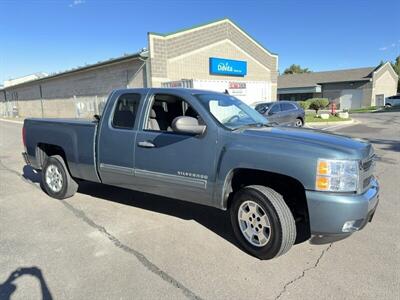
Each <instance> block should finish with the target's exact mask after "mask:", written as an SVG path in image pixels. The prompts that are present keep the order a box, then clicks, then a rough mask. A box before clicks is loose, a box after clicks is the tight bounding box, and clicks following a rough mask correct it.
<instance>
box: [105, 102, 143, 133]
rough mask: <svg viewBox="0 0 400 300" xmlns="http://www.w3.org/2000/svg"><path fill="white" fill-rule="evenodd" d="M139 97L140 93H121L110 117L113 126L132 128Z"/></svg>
mask: <svg viewBox="0 0 400 300" xmlns="http://www.w3.org/2000/svg"><path fill="white" fill-rule="evenodd" d="M140 98H141V95H140V94H123V95H121V96H120V97H119V98H118V100H117V104H116V105H115V109H114V115H113V119H112V126H113V127H114V128H118V129H133V127H134V126H135V120H136V115H137V111H138V107H139V103H140Z"/></svg>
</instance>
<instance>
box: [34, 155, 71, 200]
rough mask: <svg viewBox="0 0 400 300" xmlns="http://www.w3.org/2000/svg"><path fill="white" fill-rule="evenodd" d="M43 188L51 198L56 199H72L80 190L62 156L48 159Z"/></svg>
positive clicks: (43, 174)
mask: <svg viewBox="0 0 400 300" xmlns="http://www.w3.org/2000/svg"><path fill="white" fill-rule="evenodd" d="M42 186H43V188H44V190H45V191H46V193H47V194H48V195H49V196H51V197H53V198H56V199H65V198H69V197H72V196H73V195H74V194H75V192H76V191H77V190H78V184H77V183H76V182H75V180H74V179H73V178H72V177H71V175H70V174H69V171H68V168H67V166H66V165H65V162H64V160H63V158H62V157H61V156H60V155H53V156H50V157H48V158H47V159H46V161H45V163H44V167H43V170H42Z"/></svg>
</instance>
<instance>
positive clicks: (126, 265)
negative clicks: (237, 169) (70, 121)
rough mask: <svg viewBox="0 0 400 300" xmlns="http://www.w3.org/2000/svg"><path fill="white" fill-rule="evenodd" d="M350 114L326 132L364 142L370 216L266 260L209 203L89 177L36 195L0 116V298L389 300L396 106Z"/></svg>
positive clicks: (393, 280)
mask: <svg viewBox="0 0 400 300" xmlns="http://www.w3.org/2000/svg"><path fill="white" fill-rule="evenodd" d="M355 117H356V118H357V119H358V120H360V121H361V123H359V124H355V125H349V126H346V127H340V128H335V129H333V130H334V131H335V132H338V133H343V134H346V135H350V136H353V137H358V138H364V139H368V140H370V141H371V142H372V143H373V144H374V146H375V149H376V152H377V154H378V156H379V160H378V162H377V167H376V168H377V169H376V175H377V177H378V179H379V181H380V183H381V198H380V205H379V207H378V210H377V212H376V214H375V216H374V220H373V222H372V223H371V224H369V225H368V226H367V227H366V228H365V229H364V230H362V231H361V232H358V233H356V234H354V235H353V236H351V237H350V238H348V239H345V240H343V241H339V242H337V243H334V244H326V245H311V244H310V243H308V242H305V243H302V244H298V245H295V246H294V247H293V248H292V249H291V250H290V251H289V253H287V254H286V255H284V256H282V257H280V258H278V259H275V260H272V261H260V260H258V259H256V258H254V257H252V256H249V255H248V254H246V253H245V252H243V251H242V250H241V249H240V248H239V247H238V246H237V245H236V243H235V241H234V238H233V235H232V233H231V230H230V225H229V221H228V218H227V214H226V213H224V212H222V211H219V210H216V209H212V208H208V207H204V206H200V205H194V204H189V203H185V202H181V201H177V200H172V199H166V198H161V197H155V196H151V195H147V194H142V193H136V192H130V191H127V190H123V189H117V188H113V187H107V186H101V185H98V184H92V183H84V184H83V185H82V186H81V187H80V189H79V193H78V194H76V195H75V196H74V197H72V198H69V199H67V200H64V201H58V200H55V199H52V198H50V197H48V196H47V195H46V194H44V192H42V191H41V189H40V187H39V180H40V176H39V175H37V174H34V173H33V172H32V170H31V169H30V168H28V167H26V166H24V162H23V160H22V157H21V155H20V153H21V152H22V151H23V147H22V143H21V125H20V124H16V123H10V122H4V121H0V299H8V297H9V296H10V295H11V297H12V299H40V298H41V297H43V298H45V299H51V298H53V299H159V298H164V299H180V298H192V299H193V298H194V299H316V298H318V299H354V298H356V299H399V298H400V289H399V285H400V235H399V229H400V225H399V222H400V218H399V217H400V187H399V178H400V165H399V164H400V113H399V112H391V113H370V114H359V115H355ZM328 130H329V129H328ZM333 213H334V212H333Z"/></svg>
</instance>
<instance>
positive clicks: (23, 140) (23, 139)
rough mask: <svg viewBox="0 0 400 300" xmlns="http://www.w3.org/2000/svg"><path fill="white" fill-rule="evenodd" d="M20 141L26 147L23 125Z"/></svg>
mask: <svg viewBox="0 0 400 300" xmlns="http://www.w3.org/2000/svg"><path fill="white" fill-rule="evenodd" d="M22 143H23V144H24V147H26V130H25V126H23V127H22Z"/></svg>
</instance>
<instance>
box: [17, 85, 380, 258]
mask: <svg viewBox="0 0 400 300" xmlns="http://www.w3.org/2000/svg"><path fill="white" fill-rule="evenodd" d="M23 140H24V145H25V148H26V152H25V153H24V154H23V155H24V158H25V160H26V162H27V164H30V165H31V166H32V167H33V168H34V169H38V170H42V183H43V187H44V189H45V191H46V192H47V193H48V194H49V195H50V196H52V197H54V198H57V199H64V198H67V197H71V196H72V195H74V193H75V192H76V191H77V188H78V182H79V181H80V180H88V181H93V182H98V183H104V184H108V185H114V186H119V187H123V188H128V189H132V190H138V191H143V192H147V193H153V194H157V195H162V196H166V197H171V198H176V199H181V200H185V201H191V202H195V203H199V204H204V205H208V206H213V207H216V208H219V209H223V210H229V212H230V217H231V223H232V228H233V231H234V233H235V236H236V238H237V239H238V241H239V242H240V244H241V245H242V246H243V247H244V249H245V250H247V251H248V252H249V253H251V254H252V255H254V256H257V257H259V258H261V259H271V258H273V257H276V256H279V255H282V254H283V253H285V252H286V251H288V250H289V249H290V247H291V246H292V245H293V244H294V243H295V241H296V236H298V237H299V238H300V235H301V236H303V238H304V237H306V239H308V238H310V237H313V238H315V237H322V238H325V237H334V238H341V237H343V236H347V235H349V234H350V233H352V232H354V231H357V230H360V229H362V228H363V227H364V226H365V225H366V224H367V222H368V221H370V220H371V219H372V216H373V214H374V212H375V209H376V207H377V204H378V193H379V188H378V182H377V181H376V179H375V178H374V176H373V169H374V150H373V148H372V146H371V144H369V143H367V142H363V141H359V140H354V139H351V138H348V137H343V136H338V135H334V134H329V133H324V132H318V131H314V130H311V129H299V128H286V127H273V126H271V125H269V124H268V121H267V120H266V119H265V118H263V117H262V116H261V115H260V114H259V113H257V112H256V111H255V110H253V109H252V108H250V107H249V106H247V105H246V104H244V103H243V102H241V101H240V100H238V99H236V98H235V97H232V96H230V95H225V94H220V93H216V92H210V91H203V90H191V89H178V88H177V89H161V88H160V89H158V88H151V89H121V90H115V91H113V92H112V93H111V95H110V96H109V99H108V101H107V103H106V105H105V108H104V112H103V114H102V116H101V117H99V118H98V119H97V120H93V121H89V120H88V121H83V120H76V119H26V120H25V122H24V127H23ZM78 179H79V180H78Z"/></svg>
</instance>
